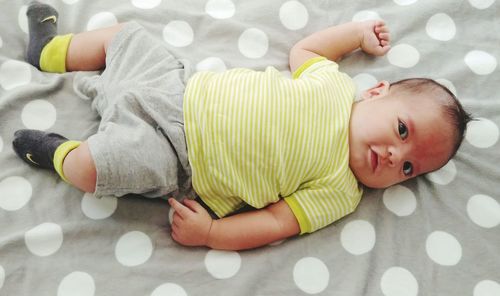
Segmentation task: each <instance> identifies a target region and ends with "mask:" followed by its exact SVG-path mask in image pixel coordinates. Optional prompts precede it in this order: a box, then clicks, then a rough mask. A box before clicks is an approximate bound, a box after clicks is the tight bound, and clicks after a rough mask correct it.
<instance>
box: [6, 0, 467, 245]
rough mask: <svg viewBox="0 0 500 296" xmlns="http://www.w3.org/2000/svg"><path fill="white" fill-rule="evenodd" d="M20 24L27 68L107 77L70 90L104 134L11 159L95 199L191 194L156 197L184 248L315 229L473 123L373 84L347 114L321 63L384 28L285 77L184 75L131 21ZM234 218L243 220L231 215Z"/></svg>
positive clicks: (426, 97)
mask: <svg viewBox="0 0 500 296" xmlns="http://www.w3.org/2000/svg"><path fill="white" fill-rule="evenodd" d="M27 15H28V20H29V38H30V40H29V46H28V54H27V60H28V61H29V62H30V63H31V64H33V65H34V66H36V67H37V68H39V69H41V70H42V71H46V72H59V73H60V72H66V71H82V70H99V69H103V68H104V70H103V72H102V73H101V74H100V75H97V76H93V77H90V78H86V79H82V80H81V81H78V82H77V87H78V89H79V90H80V92H82V93H84V94H86V95H87V96H89V97H90V98H91V99H92V107H93V108H94V109H95V110H96V111H97V112H98V113H99V114H100V116H101V122H100V125H99V129H98V131H97V133H96V134H94V135H92V136H91V137H89V138H88V139H87V140H86V141H83V142H79V141H71V140H68V139H67V138H65V137H63V136H61V135H58V134H54V133H46V132H42V131H37V130H18V131H16V133H15V138H14V141H13V147H14V150H15V151H16V153H17V154H18V155H19V157H21V158H22V159H23V160H24V161H26V162H27V163H28V164H30V165H33V166H36V167H41V168H46V169H51V170H55V171H56V172H57V173H58V174H59V175H60V176H61V178H62V179H63V180H65V181H66V182H68V183H70V184H72V185H74V186H76V187H77V188H79V189H81V190H83V191H85V192H93V193H94V195H95V196H97V197H100V196H103V195H116V196H122V195H125V194H129V193H135V194H141V195H144V196H149V197H157V196H158V197H165V196H167V195H171V194H172V192H182V193H185V192H189V191H190V189H191V188H193V189H194V191H195V192H196V194H197V195H198V196H199V198H198V199H197V201H196V200H192V199H184V200H183V202H182V203H181V202H179V201H177V200H176V199H174V198H169V199H168V201H169V203H170V205H171V206H172V207H173V209H174V210H175V213H174V216H173V221H172V237H173V239H174V240H175V241H177V242H179V243H181V244H183V245H188V246H208V247H211V248H215V249H229V250H239V249H249V248H255V247H258V246H262V245H265V244H268V243H270V242H273V241H276V240H280V239H284V238H286V237H290V236H293V235H297V234H299V233H300V234H303V233H308V232H313V231H316V230H318V229H320V228H322V227H325V226H327V225H329V224H331V223H332V222H334V221H336V220H338V219H340V218H341V217H343V216H345V215H347V214H349V213H351V212H352V211H354V209H355V208H356V206H357V205H358V203H359V201H360V199H361V196H362V185H365V186H368V187H373V188H385V187H388V186H391V185H393V184H396V183H399V182H402V181H405V180H407V179H410V178H413V177H416V176H418V175H421V174H425V173H427V172H431V171H434V170H437V169H439V168H440V167H442V166H443V165H445V164H446V163H447V162H448V161H449V160H450V159H451V158H452V157H453V156H454V154H455V153H456V151H457V149H458V148H459V146H460V143H461V142H462V140H463V137H464V133H465V129H466V126H467V122H468V121H469V120H470V119H471V118H470V116H469V115H468V114H467V113H466V112H465V111H464V110H463V108H462V106H461V105H460V103H459V101H458V100H457V99H456V98H455V96H454V95H453V94H452V93H451V92H450V91H449V90H448V89H447V88H445V87H444V86H442V85H440V84H439V83H436V82H435V81H433V80H430V79H423V78H418V79H407V80H402V81H399V82H396V83H392V84H391V83H389V82H387V81H381V82H379V83H378V84H377V85H376V86H374V87H372V88H371V89H369V90H366V91H365V92H364V93H363V94H362V97H361V100H359V101H357V102H354V94H355V86H354V83H353V81H352V79H351V78H349V77H348V76H347V75H346V74H344V73H342V72H339V70H338V65H337V64H336V63H335V62H334V61H336V60H338V59H340V58H341V57H342V56H343V55H345V54H347V53H350V52H352V51H354V50H356V49H359V48H361V49H362V50H363V51H365V52H366V53H368V54H372V55H376V56H382V55H384V54H386V53H387V52H388V50H389V48H390V45H389V43H390V34H389V30H388V28H387V27H386V25H385V24H384V22H383V21H365V22H353V23H346V24H342V25H338V26H334V27H330V28H327V29H326V30H323V31H320V32H317V33H314V34H312V35H311V36H309V37H307V38H305V39H303V40H301V41H300V42H298V43H297V44H296V45H295V46H293V48H292V49H291V51H290V68H291V71H292V73H293V79H289V78H286V77H283V76H282V74H281V73H280V72H279V71H278V70H276V69H275V68H272V67H268V68H267V69H266V70H265V71H262V72H258V71H253V70H249V69H232V70H228V71H226V72H223V73H212V72H199V73H196V74H192V73H191V71H190V67H189V65H188V63H186V62H181V61H180V60H179V59H178V58H176V57H174V56H173V55H172V54H171V53H170V52H169V51H168V50H167V49H166V47H165V46H164V45H163V44H162V43H161V42H159V41H157V40H156V39H155V38H153V37H151V36H150V35H149V34H148V33H147V32H146V31H145V30H144V29H143V28H142V27H141V26H139V25H138V24H137V23H134V22H130V23H126V24H119V25H116V26H113V27H109V28H104V29H100V30H95V31H90V32H83V33H79V34H75V35H72V34H68V35H57V17H58V14H57V11H56V10H55V9H54V8H52V7H50V6H48V5H45V4H40V3H37V2H34V3H32V4H31V5H30V6H29V8H28V11H27ZM246 205H250V206H252V207H253V208H255V209H254V210H252V211H246V212H243V213H237V214H234V212H236V211H238V210H239V209H240V208H242V207H244V206H246ZM231 214H232V215H231ZM214 215H215V216H217V217H216V218H219V219H213V218H212V216H214Z"/></svg>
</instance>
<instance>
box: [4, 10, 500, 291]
mask: <svg viewBox="0 0 500 296" xmlns="http://www.w3.org/2000/svg"><path fill="white" fill-rule="evenodd" d="M47 3H50V4H51V5H53V6H54V7H56V8H57V9H58V11H59V14H60V16H59V32H60V33H68V32H79V31H85V30H91V29H95V28H99V27H103V26H107V25H112V24H115V23H117V22H125V21H129V20H135V21H137V22H139V23H140V24H142V25H143V26H144V27H145V28H146V29H147V30H148V31H149V32H150V33H151V34H153V35H154V36H156V37H157V38H158V39H159V40H162V41H163V42H165V44H166V45H167V46H169V48H171V50H172V52H174V53H175V54H176V55H178V56H179V57H181V58H187V59H189V60H190V61H192V62H193V64H194V65H195V66H196V69H197V70H213V71H223V70H225V69H229V68H233V67H249V68H252V69H256V70H263V69H265V67H267V66H273V67H276V68H277V69H279V70H280V71H282V72H283V74H284V75H287V76H289V75H290V73H289V68H288V60H287V58H288V51H289V49H290V48H291V46H292V45H293V44H294V43H295V42H296V41H298V40H300V39H301V38H303V37H305V36H306V35H308V34H310V33H312V32H314V31H317V30H319V29H321V28H325V27H327V26H329V25H334V24H339V23H342V22H347V21H352V20H355V21H359V20H364V19H373V18H382V19H384V20H385V21H386V22H387V23H388V25H389V26H390V28H391V32H392V37H393V41H392V49H391V51H390V52H389V53H388V54H387V55H386V56H385V57H380V58H374V57H369V56H367V55H364V54H363V53H360V52H355V53H353V54H351V55H349V56H347V57H345V59H344V60H342V61H341V62H340V68H341V69H342V70H343V71H345V72H347V73H348V74H350V75H351V76H352V77H354V80H355V82H356V84H357V87H358V90H359V91H361V90H363V89H366V88H368V87H370V86H371V85H374V84H375V82H376V81H378V80H382V79H387V80H389V81H395V80H398V79H403V78H408V77H415V76H419V77H429V78H434V79H437V80H438V81H439V82H441V83H443V84H445V85H447V86H448V87H449V88H450V89H451V90H452V91H453V92H454V93H455V94H456V95H457V96H458V98H459V99H460V101H461V102H462V103H463V105H464V106H465V107H466V108H467V109H468V111H470V112H471V113H472V114H473V115H474V117H476V118H477V120H476V121H473V122H471V123H470V124H469V126H468V132H467V136H466V139H465V141H464V143H463V145H462V147H461V149H460V151H459V152H458V153H457V155H456V157H455V158H454V159H453V160H451V161H450V162H449V163H448V164H447V165H446V166H444V167H443V168H442V169H440V170H439V171H436V172H433V173H431V174H428V175H426V176H422V177H418V178H416V179H414V180H411V181H408V182H405V183H402V184H399V185H396V186H393V187H390V188H388V189H386V190H366V191H365V194H364V197H363V199H362V201H361V203H360V205H359V207H358V209H357V210H356V211H355V212H354V213H353V214H351V215H349V216H347V217H345V218H343V219H341V220H340V221H338V222H336V223H334V224H333V225H331V226H329V227H326V228H324V229H322V230H320V231H318V232H316V233H313V234H310V235H304V236H301V237H295V238H291V239H287V240H285V241H281V242H278V243H274V244H272V245H269V246H265V247H262V248H259V249H256V250H250V251H242V252H228V251H217V250H210V249H207V248H187V247H182V246H179V245H177V244H176V243H175V242H173V241H172V239H171V238H170V236H169V230H170V222H169V219H170V218H171V215H172V213H171V210H170V208H169V206H168V204H167V203H166V202H165V201H164V200H152V199H145V198H141V197H139V196H127V197H124V198H115V197H105V198H102V199H95V198H93V197H92V196H91V195H90V194H84V193H82V192H81V191H79V190H77V189H74V188H72V187H70V186H69V185H67V184H65V183H64V182H62V181H61V180H60V179H59V178H58V177H57V176H56V175H55V174H53V173H50V172H47V171H42V170H35V169H32V168H30V167H28V166H27V165H26V164H24V163H23V162H22V161H21V160H20V159H18V158H17V157H16V156H15V154H14V152H13V150H12V147H11V142H12V139H13V133H14V131H15V130H17V129H21V128H35V129H40V130H47V131H53V132H57V133H61V134H64V135H67V136H69V137H71V138H73V139H81V140H83V139H86V138H87V137H89V136H90V135H91V134H93V133H94V132H95V131H96V129H97V126H98V122H99V118H98V115H97V114H96V113H95V112H94V111H92V110H91V108H90V104H91V102H90V101H88V100H85V99H83V98H82V97H81V96H78V94H76V93H75V91H74V88H73V85H74V82H75V81H77V80H78V79H81V78H82V77H85V76H88V75H94V74H96V73H83V72H78V73H66V74H62V75H58V74H48V73H42V72H40V71H38V70H37V69H35V68H34V67H32V66H30V65H29V64H27V63H25V62H24V61H23V60H24V54H25V50H26V45H27V20H26V16H25V12H26V7H27V4H28V2H27V1H26V2H23V1H7V0H3V1H0V15H1V18H0V24H1V26H0V166H1V170H0V295H35V294H36V295H41V296H42V295H58V296H68V295H85V296H90V295H153V296H159V295H387V296H389V295H390V296H392V295H398V296H403V295H471V296H472V295H473V296H486V295H488V296H493V295H495V296H498V295H500V252H499V251H500V249H499V246H500V226H499V224H500V205H499V202H500V187H499V186H498V181H499V180H500V166H499V163H500V154H499V152H498V151H499V148H500V144H499V141H498V138H499V125H500V96H499V94H498V93H499V92H498V86H499V85H500V75H499V74H500V73H499V67H498V59H499V58H500V46H499V45H500V43H499V38H498V36H499V33H500V21H499V18H498V16H499V15H500V4H499V2H498V1H495V0H469V1H451V0H443V1H431V0H427V1H425V0H418V1H417V0H394V1H389V0H386V1H368V0H363V1H340V0H330V1H326V0H314V1H313V0H309V1H307V0H304V1H293V0H291V1H288V0H275V1H265V0H255V1H237V0H208V1H207V0H185V1H180V0H175V1H174V0H172V1H166V0H163V1H162V0H131V1H119V0H110V1H90V0H85V1H84V0H52V1H47Z"/></svg>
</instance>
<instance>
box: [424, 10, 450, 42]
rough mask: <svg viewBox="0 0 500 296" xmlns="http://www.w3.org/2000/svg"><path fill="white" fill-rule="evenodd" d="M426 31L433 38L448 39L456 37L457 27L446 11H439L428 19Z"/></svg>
mask: <svg viewBox="0 0 500 296" xmlns="http://www.w3.org/2000/svg"><path fill="white" fill-rule="evenodd" d="M425 31H426V32H427V35H429V36H430V37H431V38H432V39H436V40H439V41H448V40H450V39H452V38H453V37H455V33H456V32H457V28H456V27H455V22H454V21H453V19H452V18H451V17H450V16H449V15H447V14H446V13H437V14H435V15H433V16H431V18H429V20H428V21H427V25H426V26H425Z"/></svg>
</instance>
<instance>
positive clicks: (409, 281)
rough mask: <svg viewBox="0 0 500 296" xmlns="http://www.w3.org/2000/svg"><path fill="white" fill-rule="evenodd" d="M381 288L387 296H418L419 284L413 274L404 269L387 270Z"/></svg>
mask: <svg viewBox="0 0 500 296" xmlns="http://www.w3.org/2000/svg"><path fill="white" fill-rule="evenodd" d="M380 288H381V289H382V293H384V295H385V296H416V295H418V282H417V280H416V279H415V277H414V276H413V274H412V273H411V272H409V271H408V270H407V269H405V268H402V267H397V266H396V267H391V268H389V269H387V270H386V271H385V272H384V274H383V275H382V278H381V279H380Z"/></svg>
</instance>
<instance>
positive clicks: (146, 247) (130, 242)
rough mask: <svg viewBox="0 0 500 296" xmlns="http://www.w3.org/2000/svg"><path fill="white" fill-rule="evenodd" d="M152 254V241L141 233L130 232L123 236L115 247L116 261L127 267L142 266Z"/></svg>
mask: <svg viewBox="0 0 500 296" xmlns="http://www.w3.org/2000/svg"><path fill="white" fill-rule="evenodd" d="M152 253H153V244H152V243H151V239H150V238H149V236H147V235H146V234H145V233H143V232H140V231H130V232H127V233H126V234H124V235H122V237H120V239H119V240H118V243H116V247H115V257H116V260H118V262H120V263H121V264H122V265H125V266H137V265H141V264H143V263H144V262H146V261H147V260H148V259H149V257H151V254H152Z"/></svg>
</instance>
